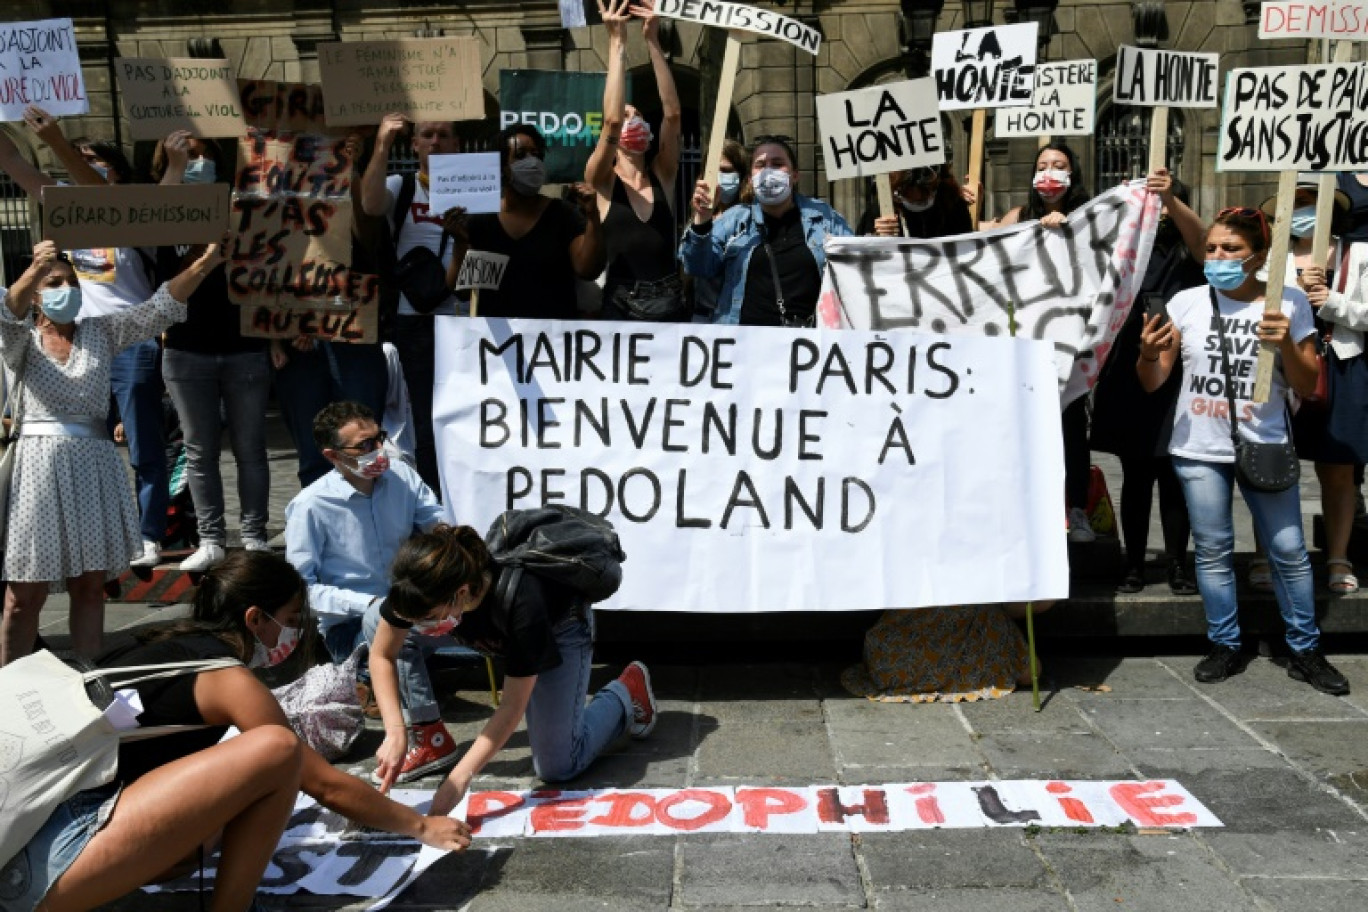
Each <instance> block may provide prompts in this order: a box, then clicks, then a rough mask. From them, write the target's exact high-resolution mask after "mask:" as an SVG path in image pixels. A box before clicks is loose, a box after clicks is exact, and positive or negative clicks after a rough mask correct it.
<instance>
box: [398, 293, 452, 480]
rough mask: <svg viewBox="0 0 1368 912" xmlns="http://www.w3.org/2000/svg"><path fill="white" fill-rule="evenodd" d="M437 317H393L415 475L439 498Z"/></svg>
mask: <svg viewBox="0 0 1368 912" xmlns="http://www.w3.org/2000/svg"><path fill="white" fill-rule="evenodd" d="M436 331H437V326H436V318H435V317H432V316H422V315H409V314H400V315H398V316H396V317H395V318H394V347H395V348H396V349H398V351H399V363H400V365H402V366H403V368H404V383H406V384H408V394H409V407H410V408H411V409H412V410H413V439H414V446H413V449H414V453H413V457H414V460H415V461H416V462H417V463H418V475H419V476H420V477H421V478H422V479H423V481H424V482H425V483H426V484H427V486H428V487H429V488H431V489H432V493H434V494H436V495H437V497H438V499H440V498H441V496H442V485H441V479H440V478H439V477H438V474H437V444H436V442H435V441H434V439H433V435H432V384H433V379H434V377H435V376H436V371H437V368H436V365H435V361H434V359H435V357H436V350H437V343H436V338H435V336H436Z"/></svg>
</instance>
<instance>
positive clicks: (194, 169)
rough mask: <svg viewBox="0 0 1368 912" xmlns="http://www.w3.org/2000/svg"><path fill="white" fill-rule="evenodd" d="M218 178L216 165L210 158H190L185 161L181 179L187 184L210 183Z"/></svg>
mask: <svg viewBox="0 0 1368 912" xmlns="http://www.w3.org/2000/svg"><path fill="white" fill-rule="evenodd" d="M216 180H218V166H217V165H215V164H214V160H213V159H212V158H192V159H190V161H188V162H186V163H185V177H183V178H181V181H182V182H184V183H187V184H212V183H213V182H214V181H216Z"/></svg>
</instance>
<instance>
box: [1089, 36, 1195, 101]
mask: <svg viewBox="0 0 1368 912" xmlns="http://www.w3.org/2000/svg"><path fill="white" fill-rule="evenodd" d="M1220 62H1221V55H1220V54H1188V53H1183V52H1181V51H1160V50H1151V49H1146V48H1137V47H1130V46H1128V45H1124V44H1123V45H1121V46H1120V47H1118V48H1117V49H1116V81H1115V82H1114V83H1113V84H1112V86H1113V92H1112V99H1113V100H1114V101H1115V102H1116V103H1117V104H1128V105H1136V106H1138V107H1148V108H1153V107H1159V106H1160V105H1162V106H1164V107H1169V108H1214V107H1216V106H1217V105H1218V104H1219V101H1218V100H1217V98H1216V92H1217V85H1216V83H1217V80H1216V74H1217V70H1218V68H1219V67H1220Z"/></svg>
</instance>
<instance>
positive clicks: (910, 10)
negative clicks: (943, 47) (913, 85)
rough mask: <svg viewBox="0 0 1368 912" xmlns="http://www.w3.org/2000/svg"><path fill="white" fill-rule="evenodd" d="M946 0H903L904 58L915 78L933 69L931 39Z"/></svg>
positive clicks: (908, 69) (908, 70)
mask: <svg viewBox="0 0 1368 912" xmlns="http://www.w3.org/2000/svg"><path fill="white" fill-rule="evenodd" d="M943 9H945V0H902V21H901V26H902V40H903V59H904V60H905V61H906V62H907V75H908V76H910V77H912V78H913V79H918V78H920V77H922V76H925V75H926V74H927V73H929V72H930V71H931V40H932V38H933V37H934V36H935V34H936V20H937V19H939V18H940V14H941V10H943Z"/></svg>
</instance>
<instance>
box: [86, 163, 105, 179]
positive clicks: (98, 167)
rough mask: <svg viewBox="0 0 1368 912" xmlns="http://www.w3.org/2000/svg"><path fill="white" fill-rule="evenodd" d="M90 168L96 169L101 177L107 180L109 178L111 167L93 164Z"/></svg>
mask: <svg viewBox="0 0 1368 912" xmlns="http://www.w3.org/2000/svg"><path fill="white" fill-rule="evenodd" d="M90 169H91V170H92V171H94V172H95V173H96V174H98V175H100V177H103V178H104V179H105V180H109V169H108V168H106V167H105V166H104V165H96V164H91V165H90Z"/></svg>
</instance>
